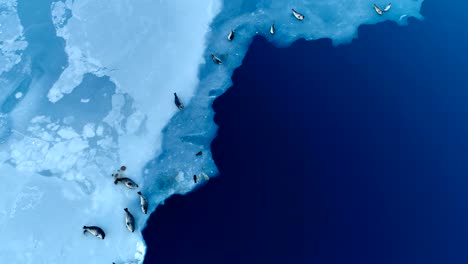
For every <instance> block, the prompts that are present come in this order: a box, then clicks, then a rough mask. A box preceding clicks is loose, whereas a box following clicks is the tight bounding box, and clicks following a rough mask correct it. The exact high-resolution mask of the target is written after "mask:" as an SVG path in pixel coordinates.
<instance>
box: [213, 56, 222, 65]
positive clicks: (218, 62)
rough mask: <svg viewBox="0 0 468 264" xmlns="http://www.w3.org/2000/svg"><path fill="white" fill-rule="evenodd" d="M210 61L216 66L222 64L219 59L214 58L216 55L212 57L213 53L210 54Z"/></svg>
mask: <svg viewBox="0 0 468 264" xmlns="http://www.w3.org/2000/svg"><path fill="white" fill-rule="evenodd" d="M211 59H212V60H213V62H214V63H216V64H218V65H220V64H223V61H222V60H221V59H220V58H218V57H216V55H214V54H213V53H211Z"/></svg>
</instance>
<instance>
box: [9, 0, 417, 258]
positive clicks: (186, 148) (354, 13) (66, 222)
mask: <svg viewBox="0 0 468 264" xmlns="http://www.w3.org/2000/svg"><path fill="white" fill-rule="evenodd" d="M19 1H20V2H21V1H22V0H19ZM24 1H25V0H24ZM37 1H38V2H44V3H47V4H48V5H49V6H50V9H49V11H50V17H49V20H50V21H47V23H53V26H54V28H55V33H56V37H59V38H62V39H63V41H64V46H63V47H61V48H62V49H64V50H65V52H66V55H67V60H68V62H67V64H66V65H63V69H62V70H61V72H60V73H59V74H58V76H57V78H56V79H54V78H53V77H52V75H53V74H52V73H51V72H48V70H47V68H41V69H37V68H35V63H34V62H35V60H39V59H40V58H39V57H38V56H39V55H37V54H40V53H39V52H30V54H29V53H27V52H28V49H27V48H26V47H27V44H26V41H28V42H29V44H30V45H31V46H32V44H34V48H35V49H38V47H39V49H43V50H47V49H49V50H50V47H48V43H43V42H40V39H32V38H31V39H28V38H26V39H25V38H24V36H23V28H22V26H21V19H20V16H18V14H17V12H16V4H17V3H16V1H14V0H8V1H6V2H5V1H2V3H0V23H2V24H1V26H0V51H1V53H0V81H1V82H2V83H3V84H5V87H8V89H5V90H2V91H0V100H1V101H0V102H1V104H2V113H1V114H0V142H1V145H0V167H1V170H2V172H3V173H2V176H0V177H1V179H2V183H3V184H2V185H1V187H0V197H1V199H0V223H1V225H0V230H1V233H2V236H0V245H1V247H0V262H1V263H112V262H115V263H127V262H135V263H141V262H142V261H143V259H144V255H145V252H146V247H145V244H144V240H143V238H142V235H141V230H142V229H143V228H144V225H145V223H146V220H147V217H148V215H144V214H143V213H142V212H141V210H140V208H139V197H138V195H137V193H136V192H137V191H136V190H130V189H127V188H125V187H124V186H123V185H114V182H113V178H112V177H111V174H112V173H114V172H115V171H116V169H118V168H119V167H120V166H121V165H126V166H127V168H128V170H127V171H126V175H127V176H128V177H130V178H132V179H133V180H134V181H136V182H137V184H139V188H138V190H141V191H142V192H143V194H144V195H146V196H147V198H148V200H149V202H150V207H149V212H152V211H154V210H155V208H156V206H157V205H158V204H160V203H162V202H163V201H164V200H165V199H166V198H167V197H169V196H170V195H172V194H174V193H186V192H188V191H190V190H192V189H193V188H194V187H195V186H196V184H195V183H194V181H193V175H202V174H206V175H209V176H212V175H214V174H216V172H217V171H216V167H215V165H214V163H213V161H212V159H211V153H210V143H211V140H212V139H213V137H214V135H215V133H216V126H215V124H214V123H213V111H212V109H211V103H212V102H213V100H214V99H215V98H216V97H217V96H219V95H220V94H222V93H223V92H224V91H225V90H226V89H227V88H228V87H229V86H230V76H231V74H232V71H233V70H234V68H236V67H238V66H239V65H240V64H241V61H242V59H243V57H244V55H245V52H246V50H247V48H248V46H249V44H250V42H251V40H252V37H253V36H254V35H256V34H260V35H263V36H265V37H266V38H267V39H269V40H271V41H272V42H273V43H275V44H276V45H278V46H287V45H289V44H290V43H291V42H293V41H294V40H296V39H298V38H306V39H309V40H313V39H318V38H331V39H332V40H333V41H334V43H335V44H340V43H346V42H349V41H350V40H351V39H352V38H354V37H356V32H357V28H358V27H359V26H360V25H362V24H373V23H378V22H381V21H385V20H393V21H396V22H397V23H400V24H404V23H405V22H406V19H407V18H408V17H417V18H421V15H420V14H419V10H420V7H421V3H422V0H402V1H400V2H398V3H394V4H393V6H392V7H391V10H390V11H389V12H385V13H384V14H383V15H378V14H377V13H376V12H375V11H374V9H373V7H372V5H373V1H370V0H358V1H351V0H347V1H343V0H332V1H321V0H310V1H292V3H291V2H288V1H282V0H277V1H272V0H270V1H251V0H245V1H225V2H224V3H223V2H222V1H221V0H198V1H192V0H179V1H173V0H161V1H153V0H117V1H106V0H74V1H72V0H66V1H56V2H52V0H37ZM38 2H35V3H36V4H37V3H38ZM23 4H27V2H26V1H25V2H24V3H23ZM378 4H380V5H381V6H382V7H384V6H386V4H387V3H383V2H382V3H378ZM292 8H294V9H296V10H298V11H299V12H301V13H302V14H303V15H304V16H305V19H304V20H302V21H299V20H297V19H295V18H294V16H293V15H292V13H291V9H292ZM29 15H30V16H33V15H34V14H22V16H29ZM44 23H46V22H44ZM273 23H274V24H275V28H276V33H275V34H274V35H271V34H270V32H269V30H270V26H271V24H273ZM231 29H232V30H234V31H235V38H234V40H233V41H229V40H227V35H228V33H229V32H230V31H231ZM23 50H24V53H25V54H26V53H27V54H28V55H24V54H22V53H21V52H23ZM58 52H60V51H58ZM211 53H214V54H216V56H218V57H219V58H220V59H221V60H222V61H223V63H222V64H221V65H218V64H215V63H213V61H212V60H211V57H210V54H211ZM22 56H23V57H27V58H28V60H27V61H23V62H21V58H22ZM20 62H21V63H20ZM12 72H14V73H15V74H12ZM38 72H39V73H40V74H39V73H38ZM2 73H4V74H2ZM51 80H52V81H51ZM49 83H50V85H49ZM175 92H176V93H177V94H178V96H179V97H180V98H181V100H182V102H183V103H184V104H185V108H184V109H183V110H181V111H179V110H178V109H177V107H176V106H175V105H174V95H173V93H175ZM199 151H202V152H203V155H201V156H196V155H195V154H196V153H197V152H199ZM126 207H128V208H129V210H130V212H132V214H133V215H134V216H135V218H136V230H135V232H134V233H130V232H129V231H128V230H127V229H126V228H125V221H124V217H125V214H124V210H123V209H124V208H126ZM84 225H87V226H90V225H96V226H100V227H102V228H103V229H104V231H105V232H106V237H105V239H104V240H100V239H97V238H95V237H92V236H89V235H87V236H85V235H83V234H82V227H83V226H84Z"/></svg>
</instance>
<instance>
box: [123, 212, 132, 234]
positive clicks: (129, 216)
mask: <svg viewBox="0 0 468 264" xmlns="http://www.w3.org/2000/svg"><path fill="white" fill-rule="evenodd" d="M124 211H125V225H126V226H127V229H128V230H129V231H130V232H132V233H133V231H135V218H134V217H133V215H132V214H131V213H130V212H129V211H128V208H125V209H124Z"/></svg>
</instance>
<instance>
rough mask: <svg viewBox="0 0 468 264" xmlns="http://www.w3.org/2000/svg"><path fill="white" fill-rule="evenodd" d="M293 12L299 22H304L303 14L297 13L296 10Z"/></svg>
mask: <svg viewBox="0 0 468 264" xmlns="http://www.w3.org/2000/svg"><path fill="white" fill-rule="evenodd" d="M291 10H292V13H293V15H294V17H295V18H297V20H304V16H303V15H302V14H301V13H299V12H297V11H296V10H294V9H291Z"/></svg>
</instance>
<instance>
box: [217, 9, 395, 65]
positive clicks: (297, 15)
mask: <svg viewBox="0 0 468 264" xmlns="http://www.w3.org/2000/svg"><path fill="white" fill-rule="evenodd" d="M391 7H392V3H389V4H388V5H386V6H385V8H383V9H382V8H380V7H379V6H378V5H376V4H374V10H375V12H377V14H379V15H382V14H383V13H384V12H388V11H390V8H391ZM291 12H292V14H293V16H294V17H295V18H296V19H297V20H300V21H302V20H304V18H305V16H304V15H303V14H301V13H300V12H298V11H297V10H295V9H294V8H292V9H291ZM234 33H235V31H234V30H233V29H231V31H230V32H229V34H228V36H227V39H228V40H229V41H232V40H233V39H234V36H235V34H234ZM275 33H276V28H275V23H273V24H271V26H270V34H271V35H274V34H275ZM210 55H211V59H212V60H213V62H214V63H216V64H218V65H220V64H223V62H222V61H221V59H220V58H218V57H217V56H216V55H214V54H213V53H211V54H210Z"/></svg>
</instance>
